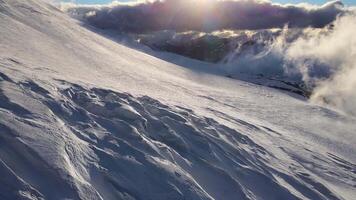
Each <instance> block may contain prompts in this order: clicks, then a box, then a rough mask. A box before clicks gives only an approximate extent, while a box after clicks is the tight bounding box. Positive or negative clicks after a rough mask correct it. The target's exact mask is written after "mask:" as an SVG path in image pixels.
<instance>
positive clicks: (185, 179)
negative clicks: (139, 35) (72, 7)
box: [0, 0, 356, 200]
mask: <svg viewBox="0 0 356 200" xmlns="http://www.w3.org/2000/svg"><path fill="white" fill-rule="evenodd" d="M0 24H1V27H0V36H1V37H0V177H1V178H0V199H6V200H7V199H28V200H30V199H31V200H33V199H50V200H51V199H105V200H111V199H112V200H116V199H145V200H149V199H152V200H159V199H162V200H166V199H174V200H178V199H192V200H193V199H215V200H222V199H223V200H229V199H264V200H265V199H271V200H272V199H349V200H352V199H354V197H355V196H356V164H355V163H356V147H355V143H356V135H355V133H356V125H355V124H356V119H355V117H354V116H352V115H349V114H348V113H345V112H343V111H342V110H338V109H336V108H333V107H326V106H324V105H319V104H317V103H313V102H310V101H308V99H306V98H304V97H303V96H299V95H296V94H295V93H290V92H288V91H281V90H277V89H273V88H269V87H264V86H259V85H256V84H254V83H253V82H255V81H256V80H251V81H246V80H245V79H244V80H236V79H231V78H229V77H226V76H224V75H223V74H221V73H220V72H219V71H216V69H214V68H212V66H211V65H209V64H207V63H204V62H199V61H194V60H191V59H188V58H184V57H180V56H176V55H172V54H169V55H167V54H162V55H161V57H164V58H165V59H164V60H163V59H161V58H159V56H158V58H157V57H154V56H152V55H148V54H146V53H144V52H142V51H137V50H135V49H132V48H128V47H126V46H123V45H121V44H118V43H117V42H115V41H114V40H111V39H109V38H107V37H103V36H101V35H100V34H97V33H95V32H92V31H90V30H88V29H86V28H84V27H82V26H81V25H80V23H79V22H78V21H76V20H75V19H71V18H70V17H69V16H67V14H65V13H63V12H62V11H60V10H59V9H57V8H56V7H54V6H52V5H50V4H47V3H45V2H43V1H41V0H0ZM168 56H171V57H170V59H168V58H167V57H168ZM202 65H205V66H202ZM249 78H250V79H252V78H253V77H247V78H246V79H249Z"/></svg>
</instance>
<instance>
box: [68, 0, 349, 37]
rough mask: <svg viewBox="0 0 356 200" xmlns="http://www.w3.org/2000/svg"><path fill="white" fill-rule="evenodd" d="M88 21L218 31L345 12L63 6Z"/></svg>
mask: <svg viewBox="0 0 356 200" xmlns="http://www.w3.org/2000/svg"><path fill="white" fill-rule="evenodd" d="M62 8H63V9H65V10H66V11H67V12H69V13H70V14H71V15H72V16H74V17H76V18H78V19H81V20H83V21H85V22H86V23H88V24H90V25H92V26H95V27H98V28H102V29H114V30H119V31H122V32H136V33H137V32H148V31H158V30H176V31H186V30H196V31H214V30H221V29H235V30H236V29H250V30H255V29H269V28H281V27H283V26H285V25H286V24H288V26H289V27H317V28H320V27H324V26H325V25H327V24H329V23H330V22H332V21H334V20H335V19H336V17H337V15H339V14H342V13H344V12H345V10H344V9H343V4H342V3H341V1H338V0H337V1H332V2H328V3H326V4H325V5H322V6H315V5H309V4H297V5H291V4H290V5H289V4H288V5H281V4H274V3H272V2H269V1H262V0H237V1H236V0H235V1H234V0H164V1H159V0H157V1H151V2H150V1H147V2H140V1H138V2H135V3H131V4H127V3H126V4H123V3H119V2H114V3H111V4H108V5H94V6H93V5H91V6H90V5H75V4H64V5H63V6H62Z"/></svg>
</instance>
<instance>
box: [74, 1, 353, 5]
mask: <svg viewBox="0 0 356 200" xmlns="http://www.w3.org/2000/svg"><path fill="white" fill-rule="evenodd" d="M122 1H123V2H125V1H126V2H127V1H130V0H122ZM272 1H273V2H277V3H303V2H307V3H311V4H324V3H325V2H327V0H309V1H307V0H272ZM74 2H76V3H80V4H105V3H110V2H112V0H74ZM342 2H343V3H344V4H346V5H356V0H342Z"/></svg>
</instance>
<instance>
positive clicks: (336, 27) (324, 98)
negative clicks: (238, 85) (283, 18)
mask: <svg viewBox="0 0 356 200" xmlns="http://www.w3.org/2000/svg"><path fill="white" fill-rule="evenodd" d="M355 30H356V12H355V11H351V10H350V12H349V13H348V14H345V15H343V16H340V17H338V18H337V19H336V20H335V21H334V22H333V24H332V25H330V26H328V27H325V28H323V29H315V28H305V29H289V28H285V29H284V30H283V31H282V32H281V34H279V36H277V37H276V38H275V39H274V40H273V41H271V42H266V40H263V41H262V42H264V44H263V45H260V46H259V47H260V49H258V50H257V51H256V45H253V46H251V47H250V49H252V50H253V51H251V50H249V49H247V50H246V49H241V48H239V49H237V50H236V51H235V52H231V54H230V55H229V56H228V57H227V58H228V63H227V64H224V65H223V66H222V68H223V69H225V70H227V71H228V72H229V73H232V74H234V73H241V72H243V73H249V74H263V75H265V76H272V77H276V76H278V77H283V78H286V79H288V80H293V81H302V82H304V83H305V84H306V85H307V86H309V87H310V88H313V93H312V96H311V98H310V99H311V101H314V102H317V103H322V104H328V105H332V106H333V107H336V108H338V109H340V110H342V111H344V112H345V113H348V114H351V115H354V116H356V38H355V36H354V34H355V32H354V31H355ZM257 47H258V46H257Z"/></svg>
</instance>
